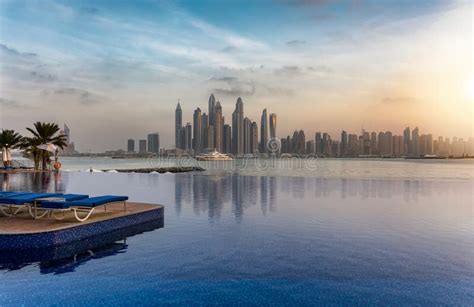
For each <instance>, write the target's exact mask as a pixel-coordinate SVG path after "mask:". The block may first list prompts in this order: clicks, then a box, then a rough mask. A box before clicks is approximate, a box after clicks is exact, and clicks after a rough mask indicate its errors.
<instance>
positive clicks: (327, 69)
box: [306, 65, 332, 73]
mask: <svg viewBox="0 0 474 307" xmlns="http://www.w3.org/2000/svg"><path fill="white" fill-rule="evenodd" d="M306 69H307V70H309V71H311V72H318V73H330V72H332V69H331V67H329V66H326V65H315V66H308V67H306Z"/></svg>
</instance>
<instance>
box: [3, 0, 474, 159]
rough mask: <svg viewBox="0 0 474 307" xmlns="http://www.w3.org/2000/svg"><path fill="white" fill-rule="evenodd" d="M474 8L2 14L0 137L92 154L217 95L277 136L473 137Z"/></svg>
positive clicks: (125, 8) (188, 6) (91, 5)
mask: <svg viewBox="0 0 474 307" xmlns="http://www.w3.org/2000/svg"><path fill="white" fill-rule="evenodd" d="M473 38H474V37H473V2H472V1H469V0H468V1H447V0H442V1H438V0H429V1H425V0H417V1H409V0H402V1H392V0H381V1H380V0H377V1H369V0H348V1H331V0H294V1H290V0H268V1H266V0H259V1H236V0H229V1H218V0H212V1H197V0H193V1H152V0H146V1H121V0H119V1H79V0H75V1H59V0H37V1H35V0H31V1H22V0H0V128H3V129H15V130H18V131H19V132H21V133H23V134H25V135H26V134H27V132H26V130H25V127H29V126H32V123H33V122H35V121H54V122H57V123H59V124H60V125H62V124H63V123H67V124H68V126H69V127H70V129H71V137H72V139H73V141H75V143H76V148H77V149H78V150H80V151H83V152H100V151H104V150H113V149H120V148H122V149H125V147H126V141H127V139H128V138H135V139H145V138H146V135H147V134H148V133H150V132H156V131H157V132H159V133H160V139H161V146H162V147H168V148H169V147H172V146H173V145H174V144H173V143H174V110H175V107H176V103H177V101H178V99H179V101H180V102H181V106H182V109H183V122H184V123H186V122H192V114H193V110H194V109H195V108H197V107H200V108H201V109H203V111H206V112H207V101H208V97H209V95H210V94H211V93H214V94H215V96H216V99H217V100H220V102H221V104H222V106H223V113H224V116H225V118H226V122H227V123H230V121H231V113H232V111H233V109H234V107H235V102H236V100H237V98H238V97H239V96H240V97H242V99H243V102H244V112H245V116H248V117H249V118H250V119H252V120H255V121H257V122H259V120H260V115H261V112H262V110H263V108H267V109H268V112H269V113H276V114H277V117H278V124H277V135H278V136H279V137H286V135H288V134H292V132H293V131H294V130H295V129H298V130H299V129H303V130H305V132H306V136H307V138H311V137H313V136H314V133H315V131H326V132H329V133H330V134H331V135H332V137H333V138H334V139H339V135H340V132H341V130H342V129H344V130H346V131H348V132H350V133H360V131H361V129H362V128H364V129H366V130H368V131H387V130H390V131H393V132H394V133H395V134H401V133H402V129H403V128H404V127H405V126H410V127H412V128H414V127H415V126H418V127H419V129H420V133H433V134H434V135H435V136H438V135H442V136H445V137H446V136H449V137H453V136H458V137H463V138H468V137H471V136H473V135H474V128H473V122H474V120H473V119H474V118H473V106H474V102H473V91H474V85H473V58H472V57H473V48H472V43H473Z"/></svg>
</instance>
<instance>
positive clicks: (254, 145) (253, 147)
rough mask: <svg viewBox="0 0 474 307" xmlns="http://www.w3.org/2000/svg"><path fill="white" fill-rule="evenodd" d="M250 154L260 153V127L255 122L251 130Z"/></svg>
mask: <svg viewBox="0 0 474 307" xmlns="http://www.w3.org/2000/svg"><path fill="white" fill-rule="evenodd" d="M250 153H252V154H256V153H258V125H257V122H253V123H252V126H251V128H250Z"/></svg>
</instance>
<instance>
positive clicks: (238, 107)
mask: <svg viewBox="0 0 474 307" xmlns="http://www.w3.org/2000/svg"><path fill="white" fill-rule="evenodd" d="M232 152H233V153H234V154H235V155H242V154H243V153H244V103H243V102H242V98H240V97H239V98H237V102H236V103H235V110H234V112H233V113H232Z"/></svg>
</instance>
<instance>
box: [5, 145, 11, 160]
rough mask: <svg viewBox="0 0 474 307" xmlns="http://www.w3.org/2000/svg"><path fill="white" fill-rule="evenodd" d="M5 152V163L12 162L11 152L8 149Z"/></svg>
mask: <svg viewBox="0 0 474 307" xmlns="http://www.w3.org/2000/svg"><path fill="white" fill-rule="evenodd" d="M6 152H7V161H11V160H12V151H11V150H10V148H7V150H6Z"/></svg>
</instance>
